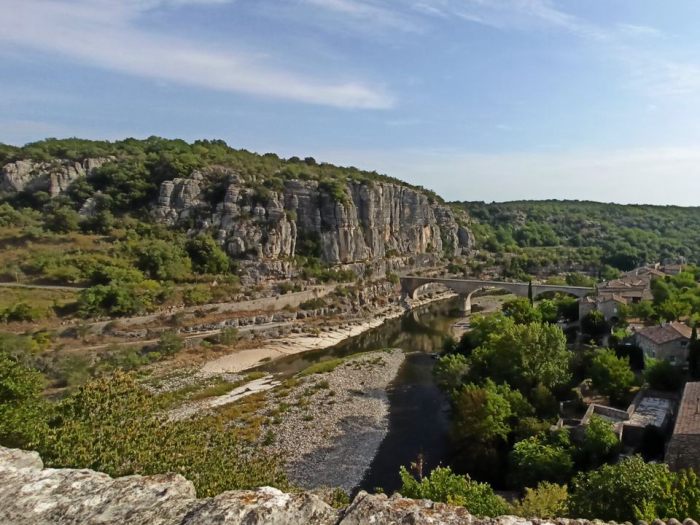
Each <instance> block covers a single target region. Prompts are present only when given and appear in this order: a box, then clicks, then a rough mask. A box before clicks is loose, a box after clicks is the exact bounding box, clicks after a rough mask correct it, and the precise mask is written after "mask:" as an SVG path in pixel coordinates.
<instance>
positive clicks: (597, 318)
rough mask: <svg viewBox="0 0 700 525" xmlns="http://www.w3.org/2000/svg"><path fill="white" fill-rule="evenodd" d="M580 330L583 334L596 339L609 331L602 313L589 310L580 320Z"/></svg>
mask: <svg viewBox="0 0 700 525" xmlns="http://www.w3.org/2000/svg"><path fill="white" fill-rule="evenodd" d="M581 329H582V330H583V332H584V333H586V334H588V335H590V336H593V337H598V336H601V335H603V334H605V333H606V332H609V331H610V327H609V326H608V322H607V321H606V320H605V316H604V315H603V312H601V311H600V310H591V311H590V312H588V313H587V314H586V315H585V316H583V319H581Z"/></svg>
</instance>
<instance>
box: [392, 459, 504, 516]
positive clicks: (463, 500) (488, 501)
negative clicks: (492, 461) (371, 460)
mask: <svg viewBox="0 0 700 525" xmlns="http://www.w3.org/2000/svg"><path fill="white" fill-rule="evenodd" d="M400 476H401V482H402V486H401V489H400V490H399V492H400V493H401V495H402V496H404V497H407V498H415V499H429V500H432V501H438V502H442V503H450V504H452V505H459V506H462V507H465V508H466V509H467V510H468V511H469V512H470V513H471V514H473V515H475V516H478V517H484V516H501V515H503V514H505V513H506V512H507V511H508V505H507V504H506V502H505V501H504V500H503V499H502V498H500V497H499V496H497V495H496V494H494V492H493V489H492V488H491V487H490V486H489V485H488V484H486V483H478V482H476V481H473V480H472V479H470V478H469V476H460V475H458V474H454V473H453V472H452V470H451V469H450V468H449V467H448V468H441V467H438V468H436V469H435V470H433V471H432V472H431V473H430V475H429V476H426V477H424V478H423V479H421V480H420V481H418V480H416V479H415V478H414V477H413V476H412V475H411V474H410V473H409V472H408V471H407V470H406V468H405V467H401V471H400Z"/></svg>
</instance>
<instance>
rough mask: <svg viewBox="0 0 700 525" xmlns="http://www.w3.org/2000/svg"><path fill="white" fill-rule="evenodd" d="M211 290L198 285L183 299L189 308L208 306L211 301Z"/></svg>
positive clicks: (189, 289)
mask: <svg viewBox="0 0 700 525" xmlns="http://www.w3.org/2000/svg"><path fill="white" fill-rule="evenodd" d="M211 297H212V296H211V289H210V288H209V286H207V285H205V284H198V285H196V286H193V287H192V288H188V289H187V290H185V292H184V293H183V294H182V298H183V300H184V301H185V304H186V305H187V306H193V305H200V304H207V303H208V302H209V301H211Z"/></svg>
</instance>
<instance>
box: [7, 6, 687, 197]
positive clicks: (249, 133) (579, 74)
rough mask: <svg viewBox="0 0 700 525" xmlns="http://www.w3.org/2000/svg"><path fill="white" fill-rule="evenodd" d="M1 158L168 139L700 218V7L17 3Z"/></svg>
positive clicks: (455, 191)
mask: <svg viewBox="0 0 700 525" xmlns="http://www.w3.org/2000/svg"><path fill="white" fill-rule="evenodd" d="M0 20H2V21H3V24H2V26H3V28H2V31H0V142H5V143H9V144H15V145H22V144H25V143H27V142H32V141H36V140H41V139H44V138H46V137H58V138H65V137H71V136H77V137H81V138H91V139H109V140H117V139H122V138H125V137H137V138H146V137H148V136H151V135H159V136H162V137H168V138H182V139H185V140H188V141H192V140H196V139H202V138H208V139H223V140H225V141H226V142H227V143H228V144H229V145H230V146H232V147H235V148H244V149H248V150H250V151H256V152H259V153H266V152H274V153H277V154H279V155H280V156H284V157H289V156H293V155H295V156H299V157H307V156H313V157H314V158H316V159H317V160H318V161H326V162H332V163H334V164H340V165H351V166H356V167H358V168H364V169H369V170H377V171H379V172H381V173H386V174H388V175H392V176H394V177H398V178H400V179H403V180H406V181H408V182H411V183H413V184H417V185H422V186H425V187H427V188H431V189H433V190H435V191H437V192H438V193H439V194H440V195H442V196H443V197H444V198H445V199H447V200H483V201H487V202H491V201H506V200H516V199H550V198H557V199H580V200H597V201H603V202H621V203H651V204H677V205H700V32H698V31H697V21H698V20H700V2H698V1H697V0H665V1H659V0H1V1H0Z"/></svg>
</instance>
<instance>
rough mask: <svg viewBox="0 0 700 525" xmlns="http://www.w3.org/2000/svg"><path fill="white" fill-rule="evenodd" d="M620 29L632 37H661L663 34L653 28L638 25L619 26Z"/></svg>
mask: <svg viewBox="0 0 700 525" xmlns="http://www.w3.org/2000/svg"><path fill="white" fill-rule="evenodd" d="M617 27H618V29H619V30H620V31H621V32H622V33H624V34H626V35H630V36H635V37H660V36H663V33H662V32H661V31H659V30H658V29H656V28H655V27H651V26H644V25H637V24H618V25H617Z"/></svg>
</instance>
